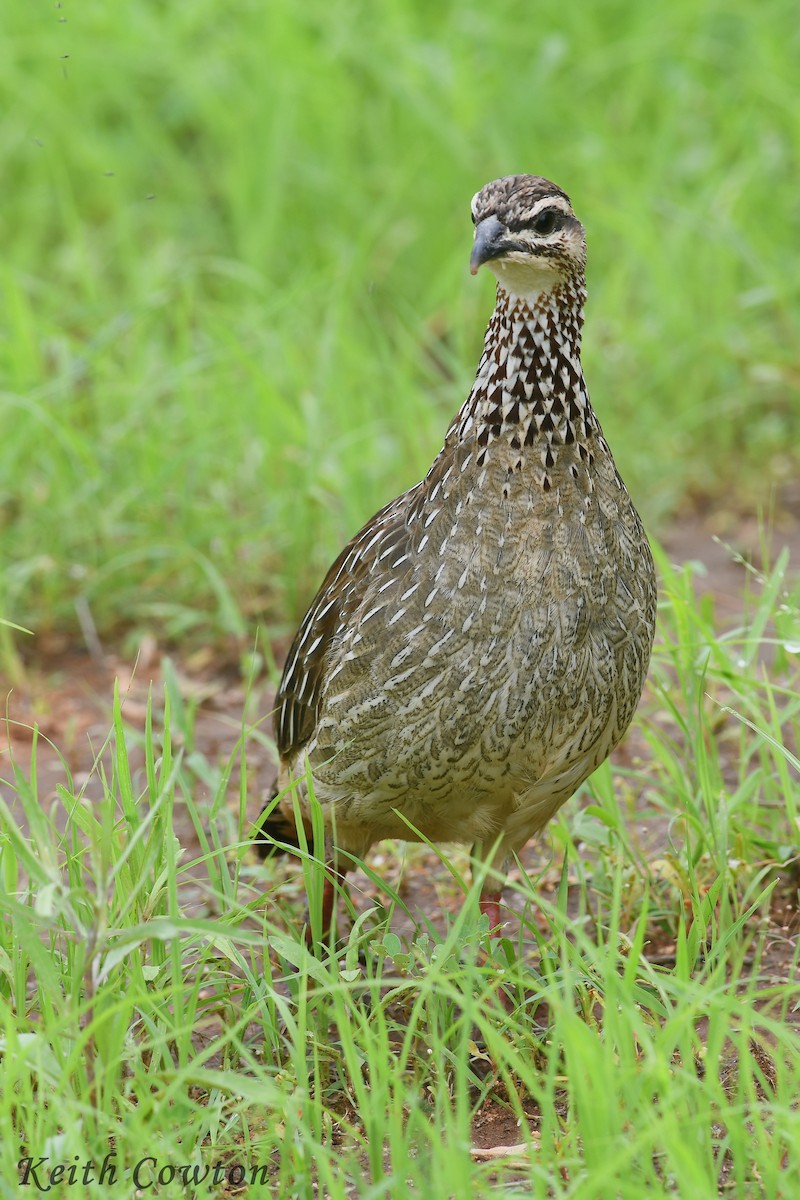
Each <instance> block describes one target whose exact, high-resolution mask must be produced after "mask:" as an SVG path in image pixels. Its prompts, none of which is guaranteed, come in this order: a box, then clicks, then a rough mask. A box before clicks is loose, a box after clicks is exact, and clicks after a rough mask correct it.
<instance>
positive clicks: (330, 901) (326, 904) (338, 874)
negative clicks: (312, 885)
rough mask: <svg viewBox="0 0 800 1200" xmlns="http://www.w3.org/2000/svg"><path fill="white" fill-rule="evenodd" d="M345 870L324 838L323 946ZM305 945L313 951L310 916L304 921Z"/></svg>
mask: <svg viewBox="0 0 800 1200" xmlns="http://www.w3.org/2000/svg"><path fill="white" fill-rule="evenodd" d="M346 874H347V869H346V868H345V869H344V870H343V869H342V868H341V867H340V866H339V863H338V856H337V854H336V850H335V847H334V845H333V842H332V840H331V839H330V838H328V837H326V838H325V878H324V882H323V884H322V900H321V903H320V941H321V943H322V944H323V945H324V944H325V943H329V942H330V935H331V929H332V928H333V926H334V925H335V917H336V898H337V895H338V893H339V892H340V891H341V889H342V887H343V886H344V883H345V877H346ZM306 945H307V946H308V947H309V949H310V950H313V949H314V935H313V933H312V929H311V918H310V914H307V920H306Z"/></svg>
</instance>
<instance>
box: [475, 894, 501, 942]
mask: <svg viewBox="0 0 800 1200" xmlns="http://www.w3.org/2000/svg"><path fill="white" fill-rule="evenodd" d="M500 895H501V893H500V892H486V891H484V892H481V898H480V900H479V901H478V908H479V909H480V911H481V912H482V913H485V914H486V916H487V917H488V918H489V933H493V932H494V931H495V930H497V929H499V927H500V925H501V924H502V918H501V916H500Z"/></svg>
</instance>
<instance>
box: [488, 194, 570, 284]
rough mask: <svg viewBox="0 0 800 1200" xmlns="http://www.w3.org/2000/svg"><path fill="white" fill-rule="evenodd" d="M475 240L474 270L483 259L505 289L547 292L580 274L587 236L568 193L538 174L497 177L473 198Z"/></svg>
mask: <svg viewBox="0 0 800 1200" xmlns="http://www.w3.org/2000/svg"><path fill="white" fill-rule="evenodd" d="M472 220H473V222H474V225H475V244H474V246H473V247H472V257H471V258H470V263H469V266H470V271H471V272H472V274H473V275H475V274H477V271H478V268H479V267H481V266H483V264H484V263H485V264H486V265H487V266H488V268H489V270H490V271H491V272H492V274H493V275H495V276H496V278H497V281H498V283H499V284H500V285H501V287H502V288H504V290H505V291H507V292H509V293H511V294H514V295H519V296H536V295H540V294H541V293H542V292H549V291H551V290H552V289H553V288H554V287H556V286H557V285H558V284H559V283H562V282H564V281H567V280H575V279H582V277H583V271H584V266H585V263H586V237H585V234H584V231H583V226H582V225H581V223H580V221H579V220H578V218H577V217H576V216H575V214H574V213H573V211H572V205H571V204H570V201H569V196H568V195H567V194H566V192H562V190H561V188H559V187H556V185H555V184H554V183H551V182H550V181H549V179H542V177H541V176H540V175H507V176H506V177H505V178H504V179H495V180H494V181H493V182H492V183H487V184H486V186H485V187H483V188H481V190H480V191H479V192H478V193H476V195H475V196H474V197H473V200H472Z"/></svg>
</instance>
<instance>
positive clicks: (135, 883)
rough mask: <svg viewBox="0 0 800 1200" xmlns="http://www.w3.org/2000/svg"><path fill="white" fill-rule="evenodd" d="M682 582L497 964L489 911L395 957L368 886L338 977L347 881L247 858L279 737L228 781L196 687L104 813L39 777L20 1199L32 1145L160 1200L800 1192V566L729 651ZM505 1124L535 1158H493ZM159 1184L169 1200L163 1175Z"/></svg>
mask: <svg viewBox="0 0 800 1200" xmlns="http://www.w3.org/2000/svg"><path fill="white" fill-rule="evenodd" d="M661 566H662V572H663V575H664V581H665V590H664V600H663V604H662V613H661V639H660V642H659V645H658V647H657V653H656V658H655V662H654V666H653V671H652V684H653V690H652V693H651V695H650V698H649V699H648V700H647V701H646V703H645V705H644V707H643V710H642V712H641V714H640V717H639V718H638V719H637V726H636V728H637V729H638V730H639V731H640V733H641V732H643V733H644V734H646V737H647V740H648V743H649V750H648V752H647V755H646V758H645V759H644V760H643V761H642V762H640V763H638V764H637V763H634V764H633V765H632V766H629V767H627V768H626V769H625V770H624V771H623V770H620V771H618V772H615V775H614V777H612V773H611V770H610V768H608V767H605V768H603V769H602V770H601V771H600V772H598V773H597V775H595V777H594V778H593V780H592V781H591V783H590V785H589V788H588V794H584V802H583V804H578V803H576V802H572V803H571V804H570V805H569V806H567V810H566V814H565V815H562V816H561V817H560V818H559V820H558V821H557V822H556V823H555V824H554V825H553V826H552V827H551V834H550V835H549V836H550V837H551V838H552V842H553V845H554V851H555V858H554V861H553V864H550V865H548V864H545V865H544V867H543V868H542V871H541V873H540V874H538V875H536V874H534V875H532V876H528V875H525V874H524V873H523V874H519V873H516V874H515V877H514V879H515V882H514V883H513V887H512V889H511V890H510V891H509V893H507V899H508V903H509V904H510V906H511V907H513V908H514V909H515V910H516V911H517V912H518V913H519V914H520V916H521V928H520V934H519V936H518V937H517V936H515V937H513V938H504V939H502V940H494V941H493V942H492V943H491V944H490V943H489V942H488V940H487V935H486V922H485V918H482V917H480V916H479V914H478V909H477V897H476V895H475V890H474V888H473V889H471V890H470V891H469V893H468V895H467V897H466V900H465V903H464V905H463V907H461V908H459V907H456V910H455V911H456V913H457V915H455V916H453V917H451V918H450V919H449V920H448V922H447V926H446V928H445V929H444V931H442V929H441V928H440V929H439V930H438V931H437V929H436V928H435V927H430V928H429V929H427V930H425V929H424V928H422V929H419V930H418V932H417V935H416V936H415V938H414V940H413V942H406V941H402V940H401V939H400V938H399V937H398V936H397V934H396V933H395V932H393V931H392V930H391V928H390V921H391V914H392V910H393V909H394V908H395V907H396V906H397V905H398V904H400V905H402V900H400V898H399V897H398V896H397V894H396V892H395V891H394V890H393V889H392V888H391V887H389V886H388V885H387V886H385V887H383V888H382V887H381V882H380V873H378V874H375V873H372V876H371V879H372V882H371V883H370V887H371V888H372V889H373V893H374V896H375V900H376V902H378V907H373V906H370V907H367V909H366V910H365V911H364V912H363V913H362V915H361V916H359V917H358V919H357V920H356V923H355V925H354V927H353V929H352V932H351V934H350V935H349V938H348V940H347V942H346V944H345V946H344V947H343V949H341V950H340V951H339V952H338V953H337V954H335V955H331V954H330V953H329V952H328V951H326V950H325V949H321V950H320V952H319V955H318V956H316V957H315V956H312V955H311V954H310V953H309V952H308V950H307V949H306V947H305V945H304V943H303V938H302V900H301V899H300V898H299V897H298V887H297V884H298V882H299V880H300V879H301V877H302V876H303V875H305V877H306V880H307V885H308V886H309V887H311V886H312V885H313V886H316V887H318V886H319V882H320V873H321V870H322V868H321V866H320V865H319V864H318V863H316V862H315V861H314V860H313V858H308V859H307V861H306V862H305V863H304V864H303V866H302V868H301V866H300V865H297V864H295V866H294V867H292V868H290V869H289V870H288V871H287V870H286V869H284V870H278V869H277V868H276V867H273V868H264V867H262V866H261V865H259V866H255V865H254V864H253V862H252V859H251V858H250V857H249V854H248V853H246V852H245V846H246V840H247V834H248V829H249V826H248V822H247V820H246V817H245V803H246V799H247V792H248V783H247V751H248V748H249V747H250V745H251V743H252V739H253V738H255V737H257V736H259V733H258V730H257V729H254V728H250V727H248V726H243V728H242V736H241V740H240V744H239V746H238V747H237V749H236V751H235V752H234V754H233V755H232V756H231V760H230V762H229V763H228V764H227V765H226V766H224V767H223V768H219V767H218V766H217V765H216V764H214V763H212V762H206V761H204V760H203V758H202V755H201V753H200V751H199V748H198V746H197V745H196V744H195V739H194V734H193V730H194V724H193V722H194V715H193V711H192V708H191V706H186V705H183V706H181V705H180V704H176V703H173V701H172V697H173V696H174V695H175V682H174V675H173V674H172V672H171V671H170V670H169V669H168V670H167V672H166V679H167V685H166V688H165V692H164V699H163V700H162V699H161V698H160V697H154V698H153V701H152V703H151V704H150V705H149V707H148V714H147V719H146V721H145V722H144V728H143V729H138V730H137V729H134V728H132V727H129V726H127V725H126V724H125V722H124V720H123V712H124V707H121V705H120V702H119V699H118V698H117V699H116V700H115V706H114V720H113V727H112V729H111V731H110V734H109V743H108V746H107V747H105V748H100V747H98V761H97V766H96V774H97V775H98V776H99V777H100V778H101V779H102V792H103V798H102V800H101V801H100V802H99V803H95V804H92V805H90V804H88V803H87V802H86V800H85V799H84V796H85V793H86V786H87V785H85V784H84V786H83V787H82V788H76V787H75V786H74V785H73V783H72V782H71V780H70V777H69V772H68V770H67V768H66V766H65V768H64V776H63V783H62V784H61V785H60V786H59V788H58V795H57V798H56V799H55V800H48V798H47V797H45V796H44V795H41V794H37V785H36V766H35V755H34V763H33V766H32V768H31V771H30V772H29V773H23V772H22V771H21V770H19V769H17V771H16V781H15V786H14V787H13V788H9V789H8V790H7V793H6V799H3V800H2V802H1V803H0V817H1V818H2V837H1V838H0V872H1V873H2V878H3V884H4V887H3V891H2V894H1V895H0V1014H2V1033H0V1050H2V1053H3V1073H4V1085H3V1088H2V1090H1V1091H0V1128H2V1130H3V1137H2V1140H1V1141H0V1179H2V1180H3V1184H2V1185H0V1187H2V1188H3V1189H4V1190H3V1191H0V1194H4V1195H9V1196H12V1195H15V1194H16V1191H15V1185H14V1184H13V1182H12V1181H13V1180H14V1179H15V1178H16V1174H15V1173H16V1170H17V1165H16V1164H17V1163H18V1161H19V1159H20V1158H22V1157H24V1156H25V1155H26V1154H29V1155H31V1156H34V1157H35V1159H36V1161H38V1159H39V1157H41V1156H47V1157H49V1166H51V1167H53V1166H55V1165H56V1164H58V1163H64V1164H66V1165H71V1164H73V1163H78V1164H79V1165H80V1168H81V1169H83V1164H84V1163H85V1162H86V1161H88V1160H92V1161H94V1163H95V1164H100V1163H101V1162H102V1161H103V1158H104V1156H105V1155H106V1154H108V1153H109V1151H110V1150H113V1154H114V1158H113V1160H112V1161H113V1164H114V1165H115V1167H116V1170H117V1178H118V1179H120V1180H125V1181H127V1183H128V1186H130V1185H131V1184H132V1182H135V1180H134V1174H133V1173H134V1171H135V1169H136V1164H137V1163H138V1164H142V1161H143V1160H144V1159H154V1160H155V1161H156V1162H157V1164H158V1166H157V1170H159V1171H160V1170H162V1169H163V1171H164V1172H165V1174H164V1175H163V1177H162V1181H163V1183H164V1186H163V1188H162V1189H161V1190H160V1191H159V1195H163V1196H165V1197H171V1196H180V1195H183V1194H185V1193H184V1190H183V1183H182V1182H181V1181H180V1176H176V1177H175V1178H173V1176H172V1175H171V1174H170V1172H171V1169H172V1167H173V1166H174V1167H176V1168H177V1167H178V1166H185V1167H186V1168H187V1170H190V1171H192V1172H193V1171H195V1170H196V1171H197V1172H198V1173H199V1174H198V1175H197V1176H192V1175H190V1176H189V1178H190V1179H192V1178H196V1179H199V1180H200V1181H203V1182H202V1188H208V1191H207V1192H206V1191H200V1192H199V1194H209V1195H223V1194H224V1188H223V1184H222V1183H220V1182H219V1181H220V1179H221V1177H222V1172H223V1169H224V1168H229V1169H232V1168H234V1167H236V1166H237V1165H238V1166H241V1167H242V1168H243V1169H244V1170H245V1171H246V1178H247V1179H250V1178H252V1174H251V1173H252V1172H253V1171H255V1172H256V1179H261V1180H262V1182H263V1180H264V1179H265V1178H268V1179H269V1181H270V1182H269V1186H270V1187H271V1189H272V1192H271V1193H270V1194H274V1195H279V1196H281V1197H286V1198H287V1200H289V1198H291V1197H298V1198H299V1200H304V1198H305V1197H307V1196H309V1195H311V1194H312V1186H313V1185H314V1184H317V1185H318V1186H319V1188H320V1191H321V1194H323V1195H325V1196H327V1197H331V1198H332V1200H339V1198H341V1200H345V1197H348V1198H350V1197H361V1198H362V1200H368V1198H369V1200H374V1198H376V1197H387V1198H388V1197H391V1198H392V1200H402V1198H403V1197H406V1196H408V1197H411V1196H431V1195H435V1196H442V1197H445V1196H467V1195H468V1196H474V1197H478V1198H483V1197H486V1198H488V1197H491V1196H494V1195H497V1194H500V1193H502V1194H507V1195H511V1196H520V1197H521V1196H531V1195H532V1196H541V1197H554V1198H562V1200H567V1197H569V1198H570V1200H577V1198H586V1200H596V1198H598V1197H606V1196H608V1197H613V1198H615V1200H616V1198H619V1197H623V1198H627V1197H630V1198H631V1200H634V1198H638V1197H640V1196H642V1195H643V1194H646V1195H652V1196H665V1197H666V1196H680V1197H686V1198H687V1200H689V1198H692V1200H694V1198H695V1197H698V1196H703V1197H706V1196H709V1197H710V1196H714V1195H717V1194H718V1193H719V1194H720V1195H727V1194H731V1195H736V1196H737V1197H742V1198H743V1200H750V1198H751V1197H752V1198H756V1197H759V1198H760V1197H763V1198H764V1200H766V1198H769V1200H780V1198H785V1200H791V1198H792V1197H793V1196H794V1194H795V1191H796V1164H795V1162H794V1158H795V1147H796V1146H797V1142H798V1137H800V1110H798V1107H797V1096H798V1095H799V1094H800V1052H799V1051H800V1046H799V1044H798V1034H797V1028H798V1026H797V1022H798V1011H797V985H796V975H797V968H798V955H799V954H800V948H799V947H798V943H797V940H796V937H795V940H794V942H793V943H792V946H793V949H790V951H789V953H788V956H785V957H784V959H783V961H782V965H781V969H780V971H778V972H777V973H776V969H775V960H774V957H770V956H771V954H772V951H773V950H774V946H773V947H771V945H770V943H771V942H774V939H775V937H776V933H775V928H774V926H773V927H769V926H768V923H767V913H768V909H769V904H770V899H771V897H772V895H773V892H774V889H775V887H776V886H779V887H781V888H783V889H787V888H789V885H790V880H791V869H790V868H788V873H787V871H781V864H782V863H784V862H786V861H787V860H791V859H792V858H793V857H794V858H795V859H796V856H797V852H798V844H799V843H800V827H799V826H798V804H799V803H800V782H798V768H800V763H798V760H797V758H796V757H794V756H793V753H792V752H791V751H790V750H789V749H787V747H788V746H791V745H796V744H797V736H798V733H799V732H800V698H799V697H800V691H798V688H797V646H796V639H797V633H798V628H799V627H800V626H799V625H798V622H800V614H798V611H797V608H796V607H795V606H793V605H792V604H791V603H790V601H789V600H788V598H787V596H786V595H785V590H784V584H785V580H784V576H783V570H784V565H783V564H782V563H781V562H778V563H777V564H776V565H775V568H774V570H773V572H772V574H771V575H770V576H769V577H766V578H764V579H763V580H762V581H761V585H760V586H758V587H755V588H754V600H753V602H752V604H751V605H750V607H749V608H748V612H747V621H746V622H745V624H744V625H743V627H742V628H741V629H740V630H739V631H738V632H733V633H731V634H730V635H726V636H720V635H719V634H718V633H717V632H716V631H715V628H714V617H713V611H712V610H711V608H710V606H709V605H708V604H707V603H706V604H704V605H698V604H697V602H696V601H695V598H694V595H693V592H692V589H691V570H690V569H688V568H686V569H683V570H681V571H680V572H679V571H676V570H675V569H673V568H671V567H670V566H669V564H668V563H667V562H666V561H662V563H661ZM765 631H766V632H765ZM767 653H769V654H772V655H773V659H774V666H773V669H772V670H771V671H770V674H769V676H767V675H766V674H765V672H764V670H763V668H762V666H761V665H760V661H761V660H762V659H763V656H764V655H765V654H767ZM133 747H140V748H143V749H144V752H145V754H144V761H145V765H144V768H143V769H142V771H141V774H140V776H136V775H133V774H132V772H131V767H130V763H129V759H130V751H131V749H132V748H133ZM179 747H181V748H180V749H179ZM236 767H241V768H242V771H241V779H240V782H239V784H238V800H237V790H236V787H234V786H232V785H231V776H232V772H233V770H234V769H235V768H236ZM203 783H205V784H206V785H207V786H206V789H205V795H206V797H207V799H206V800H205V801H204V802H200V801H198V799H197V797H198V796H199V795H203V794H204V789H203V787H202V786H201V785H202V784H203ZM178 810H181V811H182V813H183V814H186V813H188V816H189V818H190V820H191V822H192V824H193V825H194V828H195V830H196V835H197V840H198V843H199V846H200V853H199V854H198V856H197V857H196V858H195V859H194V860H192V861H186V858H185V855H184V853H183V851H182V850H181V847H180V846H179V844H178V840H177V838H176V836H175V834H174V832H173V813H174V812H178ZM647 816H650V817H654V818H662V819H663V821H664V825H665V830H666V834H665V838H664V846H663V848H662V850H661V852H660V856H659V857H658V858H654V857H653V855H652V854H651V855H650V856H647V855H645V854H643V853H642V850H641V846H640V845H639V843H638V838H637V832H636V830H637V825H638V823H639V822H640V821H641V820H643V819H645V818H646V817H647ZM181 819H182V820H184V821H185V816H184V817H182V818H181ZM559 862H561V863H562V864H563V865H562V866H561V867H560V868H559V866H558V863H559ZM464 865H465V864H464V858H463V855H461V856H456V858H455V859H454V862H453V870H454V871H456V872H462V871H463V868H464ZM440 870H441V872H442V874H443V875H444V874H445V873H446V867H445V866H442V867H441V868H440ZM781 875H782V882H779V883H777V884H776V880H778V879H779V877H780V876H781ZM664 944H672V945H673V946H674V950H673V952H672V956H671V958H670V956H667V958H666V959H665V960H664V962H663V963H662V964H661V965H658V962H653V961H650V958H652V957H653V954H652V947H653V946H655V947H656V949H657V948H658V946H659V945H664ZM648 953H649V954H650V958H648ZM501 987H502V988H503V989H504V990H505V991H506V992H507V994H508V995H509V996H510V997H511V1000H512V1005H511V1011H510V1012H507V1011H506V1010H505V1009H504V1007H503V1006H502V1005H501V1003H500V1001H499V998H498V991H499V989H500V988H501ZM487 1104H489V1105H492V1106H494V1111H497V1110H498V1109H503V1110H505V1111H506V1112H507V1113H508V1114H510V1121H511V1128H512V1129H513V1130H514V1132H513V1135H512V1136H510V1137H509V1135H508V1134H507V1133H506V1137H505V1139H504V1140H505V1141H507V1142H509V1143H511V1144H516V1145H517V1149H516V1150H515V1151H514V1152H513V1154H512V1155H511V1157H508V1158H501V1159H498V1160H494V1161H480V1160H478V1161H475V1160H474V1159H473V1157H472V1155H471V1153H470V1147H471V1146H472V1145H473V1143H474V1137H473V1133H472V1122H473V1120H474V1118H475V1116H476V1114H478V1113H485V1112H486V1111H487V1108H486V1106H487ZM515 1121H516V1122H517V1123H518V1124H517V1125H516V1126H515V1125H514V1122H515ZM217 1164H220V1166H219V1172H220V1174H219V1175H218V1176H217V1186H214V1185H213V1178H214V1176H213V1172H214V1169H215V1167H216V1166H217ZM47 1166H48V1164H44V1168H42V1169H46V1168H47ZM262 1168H263V1171H264V1174H263V1175H259V1174H258V1172H259V1171H261V1169H262ZM206 1169H208V1170H209V1172H210V1174H209V1175H208V1176H205V1175H204V1174H203V1172H204V1171H205V1170H206ZM98 1170H99V1165H98V1166H96V1167H95V1168H94V1173H95V1175H96V1174H97V1171H98ZM139 1172H140V1175H139V1181H140V1182H143V1183H145V1184H146V1183H150V1182H152V1178H153V1165H152V1163H151V1162H145V1163H144V1164H143V1165H141V1166H140V1167H139ZM40 1178H42V1179H44V1180H45V1181H46V1177H45V1176H42V1175H41V1174H40ZM231 1178H232V1179H233V1180H234V1181H235V1180H236V1179H237V1178H240V1176H239V1175H238V1174H237V1173H236V1172H234V1174H233V1175H232V1176H231ZM199 1186H200V1184H198V1187H199ZM265 1186H266V1185H265ZM52 1194H54V1195H59V1194H64V1195H67V1194H73V1193H71V1192H69V1190H68V1189H65V1190H64V1191H63V1193H59V1192H58V1191H54V1192H53V1193H52ZM89 1194H98V1195H100V1194H105V1193H104V1192H103V1189H102V1188H97V1189H95V1192H94V1193H92V1192H89Z"/></svg>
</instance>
